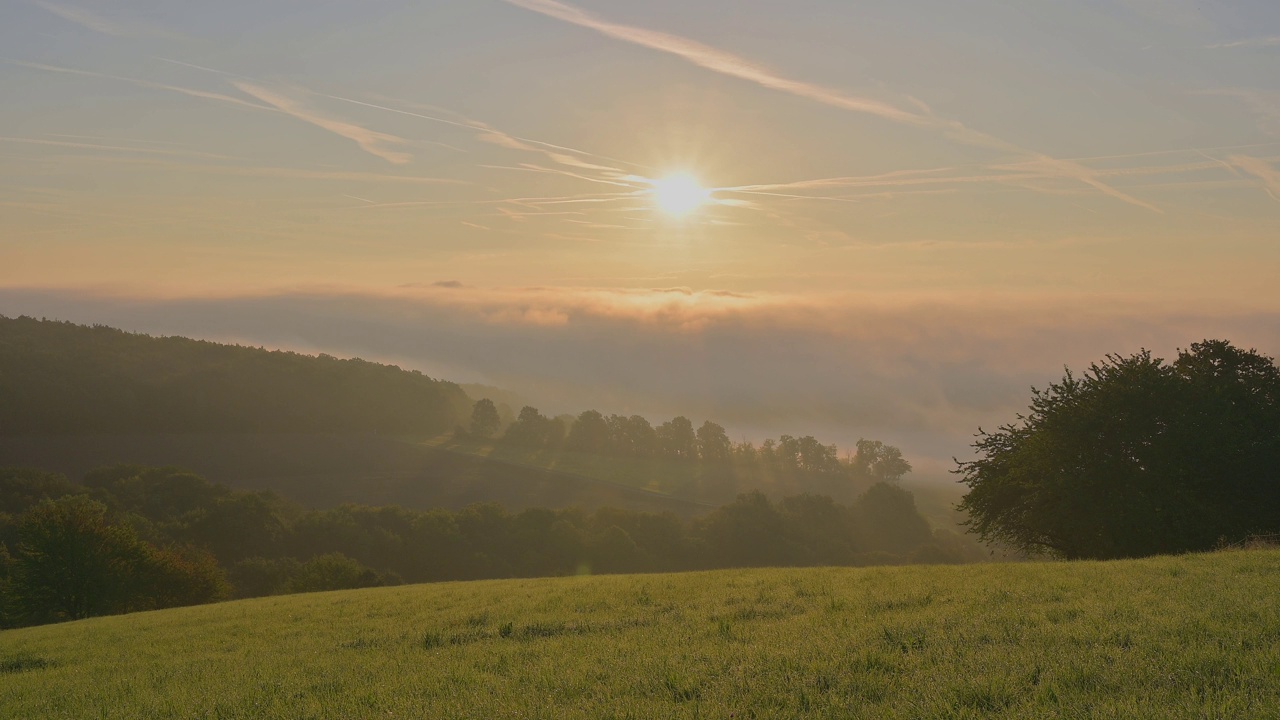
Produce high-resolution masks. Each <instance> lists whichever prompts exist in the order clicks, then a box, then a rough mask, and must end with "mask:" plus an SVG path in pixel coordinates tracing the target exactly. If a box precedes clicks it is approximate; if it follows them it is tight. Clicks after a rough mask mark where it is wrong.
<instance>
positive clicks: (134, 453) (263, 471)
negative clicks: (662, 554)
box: [0, 433, 708, 515]
mask: <svg viewBox="0 0 1280 720" xmlns="http://www.w3.org/2000/svg"><path fill="white" fill-rule="evenodd" d="M116 463H133V464H140V465H152V466H164V465H174V466H178V467H182V468H186V469H188V470H191V471H192V472H194V473H196V474H198V475H201V476H203V477H206V478H208V479H210V480H212V481H214V482H219V483H223V484H225V485H229V486H231V487H234V488H237V489H241V490H271V491H274V492H277V493H279V494H281V495H283V496H284V497H286V498H288V499H290V500H293V501H295V502H297V503H300V504H302V505H305V506H307V507H312V508H330V507H335V506H337V505H341V504H343V503H356V504H360V505H400V506H403V507H407V508H413V509H420V510H425V509H429V508H435V507H444V508H453V509H457V508H461V507H464V506H466V505H469V504H472V503H477V502H497V503H500V504H502V505H503V506H505V507H507V508H510V509H513V510H519V509H522V508H527V507H552V508H558V507H569V506H581V507H587V508H596V507H605V506H608V507H618V508H624V509H628V510H641V511H648V512H666V511H669V512H675V513H677V514H680V515H691V514H697V513H701V512H705V511H706V510H707V509H708V507H707V506H706V505H704V504H701V503H698V502H694V501H691V500H687V499H681V498H676V497H670V496H667V495H664V494H662V493H658V492H653V491H650V490H646V489H643V488H636V487H629V486H627V485H625V484H620V483H613V482H607V481H601V480H597V479H593V478H590V477H583V476H580V475H574V474H569V473H563V472H557V471H554V470H549V469H543V468H538V467H530V466H524V465H520V464H513V463H507V462H502V461H498V460H491V459H488V458H485V457H481V456H476V455H469V454H463V453H455V452H450V451H447V450H443V449H438V448H434V447H431V446H427V445H423V444H420V443H417V442H411V441H408V440H405V439H401V438H398V437H394V436H386V435H375V434H352V433H326V434H319V433H257V434H250V433H181V434H159V433H155V434H106V433H91V434H90V433H85V434H75V435H65V434H63V435H21V436H4V435H0V467H4V466H23V467H37V468H42V469H45V470H50V471H54V472H59V473H62V474H64V475H66V476H68V477H70V478H80V477H83V476H84V475H85V474H86V473H88V472H89V471H90V470H92V469H94V468H98V467H102V466H105V465H112V464H116Z"/></svg>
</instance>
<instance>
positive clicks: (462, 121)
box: [322, 95, 644, 174]
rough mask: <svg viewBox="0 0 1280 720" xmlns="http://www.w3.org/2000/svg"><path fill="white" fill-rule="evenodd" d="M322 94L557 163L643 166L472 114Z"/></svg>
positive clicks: (594, 167) (595, 167)
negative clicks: (495, 124) (505, 129)
mask: <svg viewBox="0 0 1280 720" xmlns="http://www.w3.org/2000/svg"><path fill="white" fill-rule="evenodd" d="M322 97H326V98H329V99H330V100H338V101H340V102H345V103H351V104H352V105H359V106H361V107H367V108H372V109H375V110H383V111H386V112H390V113H395V114H397V115H406V116H408V117H414V118H418V119H419V120H427V121H429V122H433V123H440V124H443V125H450V126H452V127H457V128H464V129H467V130H471V131H474V132H475V133H476V135H475V137H476V139H477V140H479V141H481V142H485V143H489V144H491V145H497V146H499V147H504V148H507V149H508V150H519V151H522V152H532V153H538V154H541V155H543V156H545V157H547V158H549V159H551V160H553V161H555V162H557V163H560V164H562V165H567V166H569V167H574V168H580V169H586V170H601V171H605V172H608V173H612V174H620V173H621V172H622V171H621V170H619V169H617V168H615V167H610V166H608V165H599V164H596V163H591V162H587V161H585V160H582V159H580V158H582V157H588V158H596V159H597V160H602V161H604V162H612V163H618V164H622V165H630V166H633V167H640V168H643V167H644V166H643V165H638V164H636V163H633V162H629V161H626V160H619V159H617V158H612V157H609V156H607V155H597V154H595V153H592V152H588V151H586V150H578V149H576V148H571V147H566V146H564V145H555V144H553V143H548V142H543V141H541V140H533V139H531V138H526V137H520V136H518V135H512V134H510V133H506V132H503V131H501V130H498V129H497V128H494V127H493V126H492V125H489V124H487V123H483V122H481V121H479V120H472V119H471V118H467V117H464V116H458V119H456V120H450V119H448V118H442V117H439V116H438V115H427V114H425V113H420V112H412V111H409V110H402V109H400V108H394V107H388V106H386V105H378V104H376V103H370V102H364V101H363V100H353V99H351V98H345V97H341V96H338V95H322ZM442 114H443V113H442ZM450 114H456V113H450ZM566 153H570V154H566ZM575 156H577V157H575Z"/></svg>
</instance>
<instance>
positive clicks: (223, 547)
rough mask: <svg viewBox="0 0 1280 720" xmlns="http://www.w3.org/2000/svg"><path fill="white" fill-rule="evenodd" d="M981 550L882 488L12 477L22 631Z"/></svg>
mask: <svg viewBox="0 0 1280 720" xmlns="http://www.w3.org/2000/svg"><path fill="white" fill-rule="evenodd" d="M974 559H980V552H977V551H976V546H974V545H972V544H970V543H966V542H964V541H963V540H962V539H961V538H960V537H959V536H957V535H955V534H954V533H950V532H947V531H941V532H935V531H933V530H932V529H931V528H930V527H929V524H928V523H927V522H926V521H925V520H924V518H922V517H921V516H920V514H919V513H918V512H917V510H916V507H915V501H914V498H913V497H912V495H911V493H910V492H908V491H906V490H903V489H902V488H899V487H896V486H893V485H890V484H887V483H881V484H877V485H875V486H873V487H871V488H870V489H869V490H868V491H866V492H865V493H863V494H862V495H861V496H860V497H858V499H857V500H855V501H854V502H852V503H851V504H849V505H842V504H839V503H837V502H835V501H834V500H832V499H831V498H830V497H825V496H818V495H797V496H792V497H787V498H783V499H781V500H778V501H776V502H775V501H773V500H770V499H769V498H768V497H767V496H765V495H764V494H762V493H759V492H756V493H749V494H744V495H742V496H740V497H739V498H738V499H737V500H735V501H734V502H732V503H730V504H728V505H725V506H723V507H720V508H717V509H715V510H713V511H711V512H709V513H707V514H706V515H704V516H702V517H698V518H693V519H682V518H680V517H678V516H676V515H672V514H653V513H643V512H634V511H628V510H619V509H611V508H602V509H599V510H595V511H586V510H583V509H580V508H568V509H561V510H552V509H547V508H529V509H525V510H521V511H518V512H512V511H508V510H506V509H504V508H502V507H501V506H498V505H495V504H481V505H473V506H470V507H467V508H464V509H462V510H457V511H450V510H443V509H437V510H429V511H415V510H409V509H406V508H402V507H394V506H391V507H366V506H356V505H345V506H342V507H338V508H334V509H330V510H306V509H303V508H301V507H299V506H297V505H293V504H291V503H288V502H286V501H284V500H282V499H280V498H279V497H277V496H275V495H272V494H270V493H254V492H244V491H235V490H232V489H230V488H227V487H226V486H223V485H219V484H215V483H211V482H208V481H206V480H204V479H203V478H200V477H198V476H196V475H193V474H191V473H188V472H185V471H182V470H180V469H177V468H149V467H138V466H127V465H122V466H113V467H107V468H101V469H99V470H96V471H94V472H91V473H89V474H88V475H87V476H86V477H85V478H84V479H83V481H82V482H79V483H73V482H71V481H69V480H68V479H66V478H65V477H63V476H61V475H56V474H52V473H46V472H43V471H38V470H31V469H14V468H9V469H3V470H0V622H2V623H3V624H4V625H6V626H12V625H17V624H31V623H40V622H52V621H58V620H66V619H75V618H81V617H88V616H92V615H102V614H112V613H120V612H129V611H133V610H143V609H153V608H162V607H172V606H176V605H187V604H195V603H201V602H213V601H216V600H220V599H225V598H230V597H254V596H261V595H271V594H279V593H288V592H305V591H311V590H326V589H342V588H352V587H366V586H375V585H385V584H395V583H401V582H428V581H440V580H474V579H482V578H510V577H534V576H555V575H570V574H576V573H584V572H591V573H633V572H671V571H681V570H696V569H713V568H727V567H753V566H779V565H849V566H856V565H877V564H898V563H907V562H961V561H968V560H974Z"/></svg>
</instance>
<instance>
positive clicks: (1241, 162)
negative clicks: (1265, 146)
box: [1227, 155, 1280, 202]
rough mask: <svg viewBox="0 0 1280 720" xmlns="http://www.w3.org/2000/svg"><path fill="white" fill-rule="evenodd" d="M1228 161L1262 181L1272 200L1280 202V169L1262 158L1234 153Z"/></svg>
mask: <svg viewBox="0 0 1280 720" xmlns="http://www.w3.org/2000/svg"><path fill="white" fill-rule="evenodd" d="M1227 162H1229V163H1231V164H1232V165H1234V166H1236V167H1238V168H1240V169H1241V170H1243V171H1244V172H1246V173H1248V174H1250V175H1252V176H1254V177H1256V178H1258V179H1259V180H1261V181H1262V186H1263V188H1264V189H1266V191H1267V194H1268V195H1270V196H1271V199H1272V200H1275V201H1276V202H1280V170H1276V169H1275V168H1274V167H1272V165H1271V163H1269V162H1267V161H1266V160H1263V159H1261V158H1256V157H1249V156H1247V155H1232V156H1231V157H1229V158H1227Z"/></svg>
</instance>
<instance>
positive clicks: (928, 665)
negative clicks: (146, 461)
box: [0, 550, 1280, 719]
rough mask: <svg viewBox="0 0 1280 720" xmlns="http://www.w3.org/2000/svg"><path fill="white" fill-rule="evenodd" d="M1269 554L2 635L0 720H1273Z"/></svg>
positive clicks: (285, 612)
mask: <svg viewBox="0 0 1280 720" xmlns="http://www.w3.org/2000/svg"><path fill="white" fill-rule="evenodd" d="M1277 600H1280V551H1277V550H1252V551H1240V552H1224V553H1216V554H1206V555H1190V556H1183V557H1171V558H1155V559H1150V560H1141V561H1131V562H1110V563H1026V564H1000V565H996V564H991V565H980V566H963V567H905V568H892V569H887V568H874V569H836V568H824V569H796V570H743V571H720V572H710V573H690V574H681V575H652V576H614V577H577V578H560V579H546V580H524V581H485V582H473V583H449V584H439V585H419V586H409V587H397V588H383V589H372V590H358V591H346V592H336V593H320V594H313V595H300V596H291V597H275V598H264V599H260V600H248V601H240V602H232V603H225V604H221V605H214V606H205V607H197V608H184V609H179V610H168V611H162V612H154V613H144V614H138V615H132V616H121V617H112V618H99V619H93V620H88V621H82V622H76V623H69V624H65V625H56V626H46V627H40V628H29V629H23V630H11V631H6V632H4V633H2V634H0V717H4V718H67V717H70V718H88V717H94V718H97V717H110V718H160V717H164V718H257V717H266V718H784V717H816V718H987V717H999V718H1056V717H1062V718H1126V719H1128V718H1223V719H1228V718H1230V719H1234V718H1249V719H1254V718H1280V602H1277Z"/></svg>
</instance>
